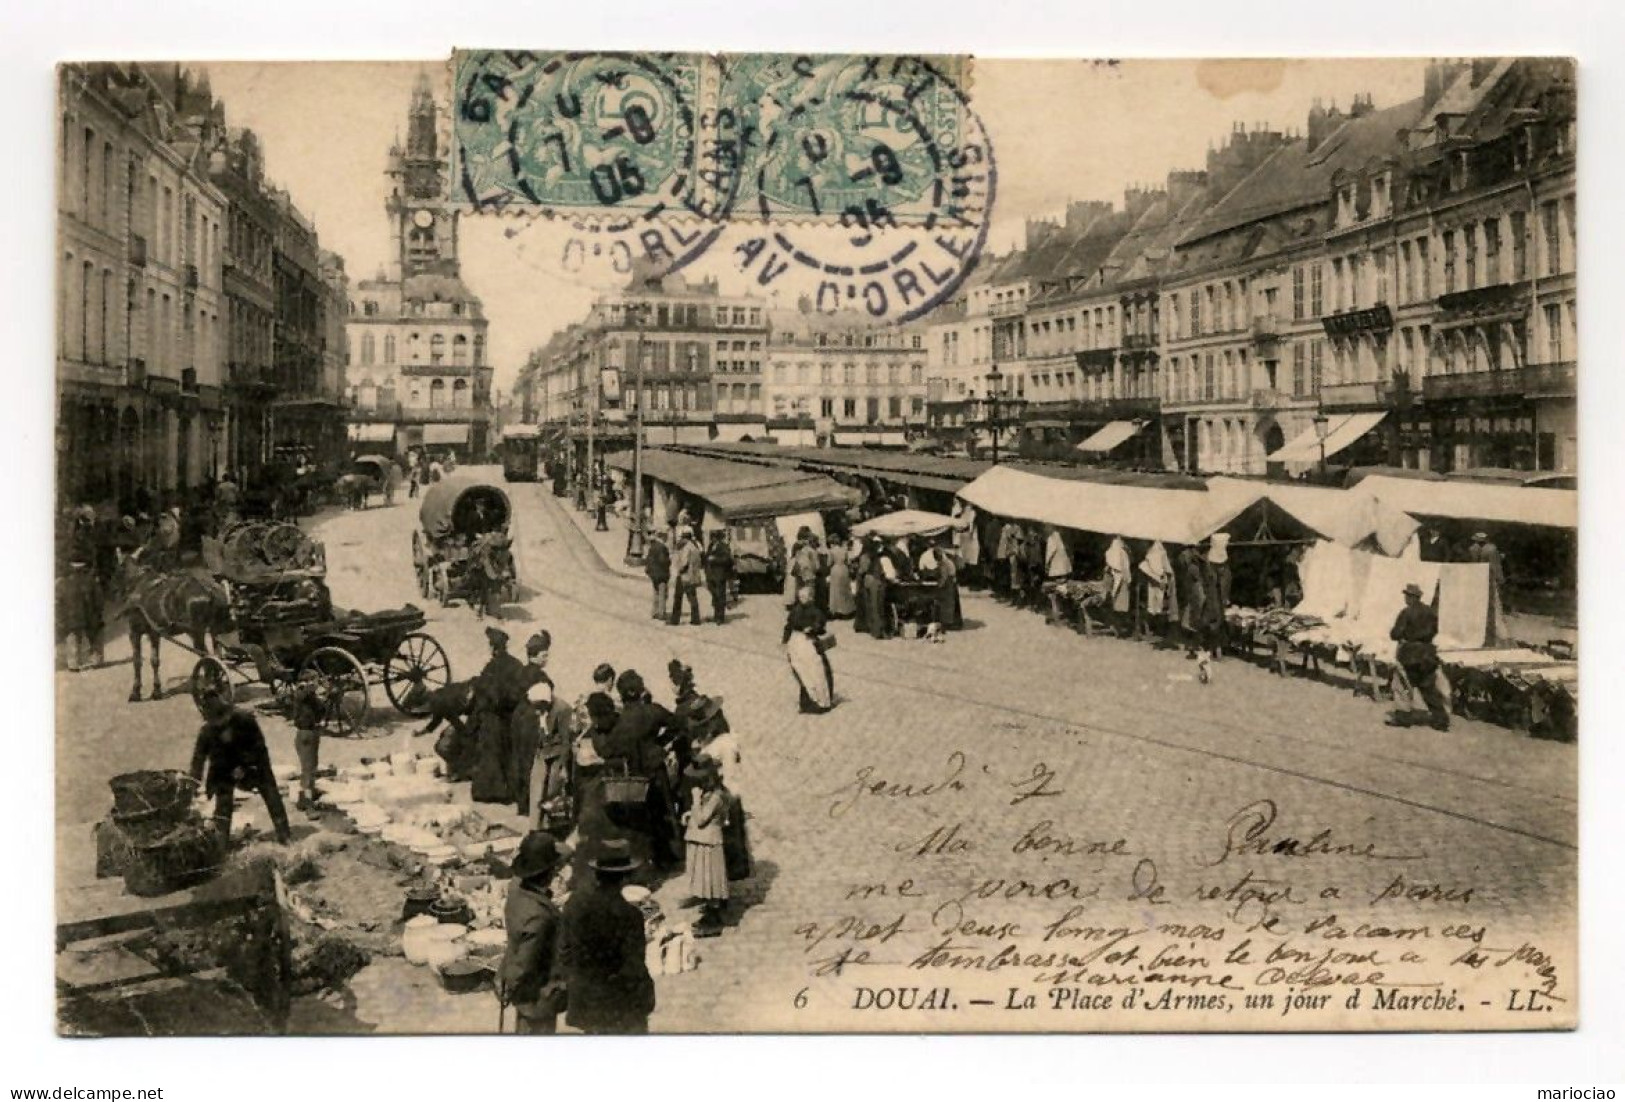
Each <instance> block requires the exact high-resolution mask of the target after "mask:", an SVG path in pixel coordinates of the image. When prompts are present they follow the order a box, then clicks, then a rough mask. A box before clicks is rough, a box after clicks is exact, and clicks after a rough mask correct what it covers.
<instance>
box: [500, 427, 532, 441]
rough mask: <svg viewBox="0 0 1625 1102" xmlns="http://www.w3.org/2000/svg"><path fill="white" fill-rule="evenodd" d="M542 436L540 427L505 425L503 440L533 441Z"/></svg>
mask: <svg viewBox="0 0 1625 1102" xmlns="http://www.w3.org/2000/svg"><path fill="white" fill-rule="evenodd" d="M541 434H542V426H540V425H525V424H519V425H503V426H502V439H504V440H533V439H535V438H536V437H538V436H540V435H541Z"/></svg>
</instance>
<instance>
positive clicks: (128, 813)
mask: <svg viewBox="0 0 1625 1102" xmlns="http://www.w3.org/2000/svg"><path fill="white" fill-rule="evenodd" d="M107 786H108V787H109V788H111V789H112V790H113V821H114V822H116V823H119V824H120V825H124V824H127V823H137V822H144V821H147V820H150V819H158V818H164V817H166V816H167V817H168V818H169V819H170V820H171V821H172V822H175V823H178V822H180V821H181V820H182V819H183V818H185V816H186V812H187V810H188V809H189V808H190V806H191V803H192V797H193V796H194V795H196V793H197V782H196V781H194V780H193V779H192V777H191V775H190V774H187V773H182V772H181V771H180V770H178V769H142V770H139V771H138V772H135V773H121V774H119V775H118V776H116V777H114V778H113V779H112V780H110V781H108V782H107Z"/></svg>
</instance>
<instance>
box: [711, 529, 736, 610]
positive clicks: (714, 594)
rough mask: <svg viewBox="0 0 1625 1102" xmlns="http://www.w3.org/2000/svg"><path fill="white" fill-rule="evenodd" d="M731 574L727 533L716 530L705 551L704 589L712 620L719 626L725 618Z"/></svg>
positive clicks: (731, 566)
mask: <svg viewBox="0 0 1625 1102" xmlns="http://www.w3.org/2000/svg"><path fill="white" fill-rule="evenodd" d="M733 573H734V553H733V550H732V549H731V548H730V547H729V546H728V532H727V530H726V529H723V528H718V529H717V530H716V531H714V532H712V533H711V545H710V546H709V547H707V548H706V549H705V588H706V589H707V590H709V591H710V593H711V609H712V618H713V619H714V620H716V622H717V623H719V624H720V623H722V622H723V621H724V620H725V619H726V618H727V609H728V583H729V582H730V581H732V580H733Z"/></svg>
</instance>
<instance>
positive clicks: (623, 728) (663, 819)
mask: <svg viewBox="0 0 1625 1102" xmlns="http://www.w3.org/2000/svg"><path fill="white" fill-rule="evenodd" d="M615 688H616V691H617V692H619V693H620V695H621V714H620V718H618V719H617V720H616V721H615V726H614V727H613V728H611V729H610V732H609V734H608V735H606V736H604V737H602V738H595V739H594V740H593V743H594V745H595V747H596V748H597V750H598V754H599V756H600V757H602V758H603V759H604V764H605V771H606V773H608V772H612V771H616V770H619V769H621V768H624V769H625V770H626V772H627V773H628V774H630V775H631V776H634V777H645V778H647V779H648V781H649V793H648V796H647V798H646V799H645V801H644V805H643V807H642V809H641V812H642V813H641V814H634V815H633V816H631V817H630V818H629V819H628V820H627V821H626V822H622V823H619V824H618V825H620V826H621V827H622V828H623V829H627V830H635V831H638V832H639V833H642V834H644V835H646V836H647V838H648V840H649V851H650V856H651V859H652V860H653V861H654V863H655V866H656V867H657V868H662V869H666V868H671V867H673V866H674V865H676V864H678V863H680V861H681V860H682V850H681V848H680V847H681V845H682V838H681V835H680V834H679V832H678V829H677V817H676V811H675V809H674V800H673V798H672V790H671V775H670V774H669V773H668V771H667V769H666V743H667V741H668V740H669V739H670V738H671V735H672V731H673V728H674V726H675V722H674V720H673V718H672V714H671V713H670V712H668V711H667V710H666V709H665V708H663V707H662V706H660V705H659V704H656V703H654V701H652V700H650V699H649V694H648V693H647V692H646V691H645V689H644V685H643V678H642V677H640V676H639V675H638V672H637V671H636V670H627V671H625V672H624V673H622V674H621V675H620V677H619V678H617V679H616V681H615Z"/></svg>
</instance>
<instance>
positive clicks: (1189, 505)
mask: <svg viewBox="0 0 1625 1102" xmlns="http://www.w3.org/2000/svg"><path fill="white" fill-rule="evenodd" d="M959 496H960V498H962V499H963V500H964V501H965V502H966V503H967V504H969V505H973V506H975V507H976V508H977V509H980V510H982V511H983V512H986V513H991V514H993V515H994V516H1001V517H1009V518H1011V519H1013V520H1025V521H1031V522H1034V523H1038V524H1052V525H1054V526H1055V527H1057V528H1065V529H1070V530H1073V531H1079V532H1094V533H1096V534H1099V535H1106V536H1123V537H1125V538H1127V539H1140V540H1160V541H1162V542H1163V543H1175V544H1193V543H1200V542H1201V541H1202V540H1203V539H1205V538H1207V537H1208V536H1211V535H1212V534H1213V533H1215V532H1218V531H1221V530H1229V531H1232V532H1233V533H1235V534H1236V535H1237V536H1238V537H1239V540H1240V541H1242V542H1247V541H1255V542H1270V541H1276V540H1298V539H1313V538H1317V537H1319V538H1329V535H1328V533H1326V532H1323V531H1321V530H1319V529H1318V528H1316V527H1315V526H1314V525H1313V524H1311V523H1308V522H1306V521H1305V520H1304V519H1303V518H1301V517H1297V516H1294V515H1292V514H1291V513H1290V512H1289V511H1287V510H1286V509H1283V508H1282V507H1281V506H1279V505H1278V504H1276V503H1275V502H1273V501H1271V500H1270V499H1269V497H1268V496H1267V495H1265V494H1264V493H1262V492H1260V491H1258V490H1257V489H1253V490H1251V491H1250V492H1243V491H1240V490H1233V489H1232V490H1227V491H1226V492H1223V493H1210V492H1208V491H1207V490H1205V489H1203V490H1183V489H1162V488H1156V487H1151V486H1143V485H1132V484H1124V483H1114V482H1095V481H1085V480H1080V479H1063V478H1050V477H1046V476H1044V475H1041V474H1035V473H1033V472H1030V471H1023V470H1017V469H1015V468H1012V467H1003V466H1000V467H994V468H993V469H992V470H990V471H988V472H987V473H986V474H984V475H982V476H981V477H980V478H978V479H977V480H976V481H975V482H972V483H971V484H970V485H969V486H966V487H965V488H964V489H963V490H961V491H960V492H959Z"/></svg>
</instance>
